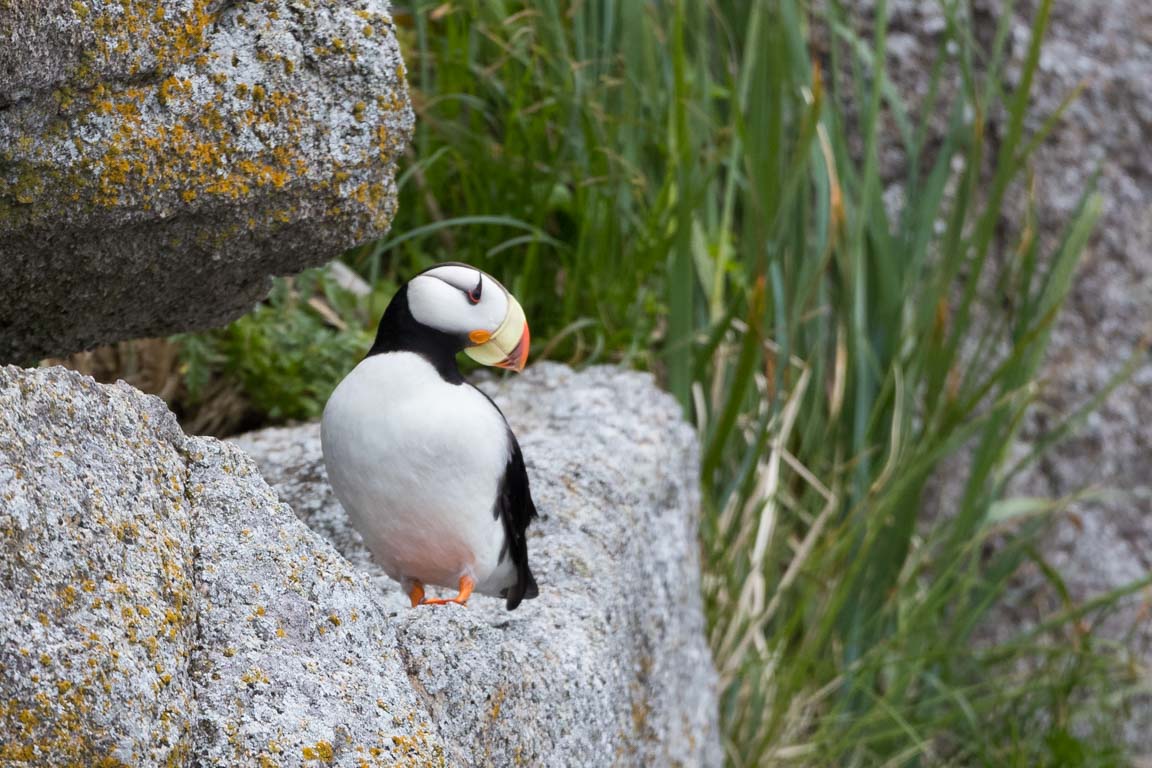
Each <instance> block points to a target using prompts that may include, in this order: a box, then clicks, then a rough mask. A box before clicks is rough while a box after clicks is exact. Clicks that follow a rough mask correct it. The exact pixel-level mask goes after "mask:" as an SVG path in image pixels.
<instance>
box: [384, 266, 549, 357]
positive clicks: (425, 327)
mask: <svg viewBox="0 0 1152 768" xmlns="http://www.w3.org/2000/svg"><path fill="white" fill-rule="evenodd" d="M401 302H403V303H404V304H406V307H398V306H397V305H398V304H399V303H401ZM394 307H395V309H394ZM403 309H406V310H407V312H403ZM401 313H403V314H406V315H407V316H408V317H398V315H400V314H401ZM409 318H410V321H411V322H409ZM413 323H414V327H413V325H412V324H413ZM392 326H396V327H392ZM386 333H387V335H388V336H391V337H395V340H396V341H398V342H401V344H400V345H398V346H393V345H392V344H389V345H388V346H389V347H392V348H403V346H404V343H403V342H406V341H407V342H411V343H413V344H416V343H417V341H416V340H417V339H420V340H421V341H420V342H419V343H420V344H423V345H425V346H427V345H434V346H437V347H441V348H442V351H444V352H448V353H450V354H451V355H452V356H455V354H456V352H458V351H460V350H463V351H464V354H466V355H468V357H470V358H472V359H473V360H475V361H476V362H478V363H481V364H483V365H491V366H496V367H497V368H507V369H510V370H513V371H516V372H520V371H522V370H524V365H525V363H527V362H528V346H529V342H530V336H529V333H528V323H527V321H526V320H525V318H524V310H523V309H522V308H521V307H520V303H519V302H518V301H516V299H515V298H514V297H513V296H512V294H511V293H509V292H508V289H507V288H505V287H504V286H503V285H501V284H500V282H499V281H497V280H496V278H494V277H492V276H491V275H489V274H487V273H486V272H483V271H481V270H479V269H477V268H476V267H472V266H469V265H467V264H459V263H446V264H438V265H437V266H435V267H431V268H430V269H426V270H424V271H423V272H421V273H420V274H418V275H416V276H415V277H413V278H412V279H411V280H409V281H408V283H407V284H406V285H405V286H404V287H403V288H402V289H401V291H400V292H399V293H398V294H397V295H396V298H394V299H393V300H392V304H391V305H389V307H388V310H387V311H385V313H384V317H383V318H382V319H381V321H380V332H379V335H378V337H377V343H376V348H381V341H382V339H383V338H384V337H385V335H386ZM405 337H407V338H405ZM429 351H431V350H429ZM438 351H439V350H438Z"/></svg>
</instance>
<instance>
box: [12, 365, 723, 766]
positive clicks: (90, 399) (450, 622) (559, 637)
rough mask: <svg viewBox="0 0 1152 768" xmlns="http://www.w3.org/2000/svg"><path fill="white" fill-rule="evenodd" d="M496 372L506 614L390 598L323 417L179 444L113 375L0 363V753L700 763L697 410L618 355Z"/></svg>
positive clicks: (126, 761) (153, 403)
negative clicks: (528, 520)
mask: <svg viewBox="0 0 1152 768" xmlns="http://www.w3.org/2000/svg"><path fill="white" fill-rule="evenodd" d="M489 391H491V393H492V394H493V396H494V397H495V398H496V399H497V402H499V403H500V404H501V406H502V407H503V408H504V409H505V411H506V413H507V414H508V415H509V418H510V420H511V421H512V424H513V426H514V428H515V429H516V430H517V432H518V434H519V435H520V439H521V443H522V444H523V446H524V452H525V457H526V461H527V464H528V468H529V474H530V477H531V480H532V482H533V487H534V491H535V495H536V498H537V504H538V506H539V508H540V510H541V514H542V518H541V519H540V521H538V524H537V525H534V526H533V528H532V532H531V540H530V547H531V549H532V553H533V568H534V570H535V571H536V573H537V577H538V579H539V581H540V584H541V588H542V589H541V596H540V597H539V598H537V599H536V600H532V601H528V602H526V603H524V604H523V605H522V606H521V607H520V608H519V609H518V610H517V611H515V612H511V613H509V612H507V611H505V610H504V608H503V604H502V602H501V601H499V600H495V599H489V598H485V597H480V596H477V597H474V598H473V599H472V601H470V603H469V605H468V607H467V608H461V607H458V606H455V605H449V606H443V607H426V608H419V609H411V608H409V607H408V605H407V601H406V599H405V598H404V597H403V595H402V594H401V593H400V592H399V590H398V588H397V587H396V585H394V584H393V583H391V582H389V581H388V579H387V578H386V577H384V576H383V575H382V574H381V572H380V571H379V569H377V568H376V567H375V566H374V565H373V564H372V563H371V560H370V558H369V557H368V556H367V553H366V552H365V551H364V549H363V547H362V545H361V543H360V542H359V539H358V536H357V535H356V533H355V531H353V530H351V529H350V528H349V527H348V525H347V522H346V520H345V518H344V516H343V512H342V510H341V509H340V507H339V504H338V503H337V502H336V500H335V499H334V497H333V496H332V494H331V491H330V489H329V488H328V486H327V483H326V481H325V479H324V470H323V463H322V460H321V457H320V450H319V433H318V428H317V427H316V426H315V425H310V426H304V427H297V428H291V429H279V430H266V431H264V432H260V433H255V434H252V435H248V436H244V437H242V438H240V439H238V440H237V441H236V442H235V444H230V443H221V442H219V441H216V440H213V439H211V438H196V437H192V438H189V437H185V436H184V435H183V433H182V432H181V431H180V429H179V427H178V425H177V424H176V421H175V419H174V417H173V416H172V415H171V414H170V413H169V412H168V411H167V410H165V408H164V406H163V404H162V402H161V401H160V400H158V399H157V398H153V397H148V396H145V395H142V394H141V393H139V392H137V391H136V390H133V389H132V388H130V387H128V386H127V385H123V384H118V385H115V386H103V385H98V384H95V383H94V382H92V380H91V379H88V378H87V377H84V376H80V375H79V374H76V373H73V372H69V371H65V370H64V369H60V368H47V369H35V370H22V369H19V368H16V367H11V366H10V367H6V368H0V546H2V547H3V548H4V551H5V552H8V553H11V554H10V555H9V556H7V557H5V558H4V559H2V560H0V610H3V611H4V615H5V617H6V621H5V622H3V623H0V733H2V734H4V736H5V738H4V739H3V740H0V765H8V764H17V765H19V764H24V762H28V763H30V764H36V765H46V766H54V765H61V766H62V765H74V764H85V765H109V766H113V765H132V766H161V765H186V766H197V767H199V766H205V767H207V766H257V765H277V766H306V765H339V766H357V767H359V766H362V765H369V766H377V765H511V764H525V765H558V764H565V765H577V764H578V765H676V764H680V765H718V764H719V763H720V761H721V754H720V747H719V735H718V730H717V711H716V674H715V671H714V669H713V666H712V663H711V659H710V656H709V652H708V648H707V644H706V642H705V638H704V622H703V614H702V609H701V600H700V594H699V563H698V556H697V547H696V538H695V536H696V524H697V520H696V513H697V507H698V497H697V490H696V485H695V478H696V473H697V465H696V462H697V455H696V448H695V444H696V443H695V437H694V435H693V433H692V431H691V430H690V429H689V428H688V426H687V425H686V424H685V423H684V422H683V421H682V420H681V418H680V416H679V414H678V409H677V408H676V406H675V404H674V403H673V402H672V400H671V399H670V398H668V397H667V396H665V395H662V394H660V393H659V392H658V391H657V389H656V388H655V386H654V384H653V382H652V380H651V379H650V378H649V377H647V376H644V375H641V374H635V373H627V372H622V371H619V370H616V369H609V368H601V369H593V370H590V371H587V372H584V373H573V372H572V371H570V370H569V369H567V368H564V367H562V366H556V365H541V366H537V367H535V368H533V369H530V370H529V371H528V372H527V373H526V374H525V375H524V376H522V377H518V378H516V379H514V380H511V381H509V382H502V383H499V384H495V385H492V386H491V387H490V388H489ZM237 445H239V446H242V447H243V448H245V449H247V450H249V451H251V452H252V453H253V454H254V455H255V456H256V458H257V461H258V462H259V464H260V466H261V467H262V468H263V469H264V471H266V472H267V473H268V476H269V478H270V479H271V480H272V483H273V485H274V487H275V490H274V489H273V488H270V487H269V485H268V484H267V483H266V482H265V481H264V479H263V478H261V476H260V474H259V473H258V471H257V468H256V464H255V463H253V461H252V460H251V459H249V458H248V456H246V455H245V454H244V453H243V452H242V451H241V450H240V448H239V447H237ZM277 491H278V492H279V494H280V497H279V498H278V496H277ZM281 498H283V499H285V500H287V501H289V502H290V503H292V504H293V506H295V508H296V512H297V513H298V515H299V516H300V518H302V519H303V521H304V522H301V519H298V517H297V516H296V515H294V514H293V513H292V510H291V509H290V508H289V507H288V506H287V505H286V504H285V503H283V502H282V501H281V500H280V499H281ZM305 523H307V524H308V525H305ZM309 526H311V529H310V528H309ZM317 532H319V533H320V534H323V535H318V533H317ZM325 537H327V538H330V539H331V541H332V542H333V543H334V544H335V546H333V544H332V543H329V541H328V540H326V538H325ZM341 553H343V554H344V555H346V557H342V556H341Z"/></svg>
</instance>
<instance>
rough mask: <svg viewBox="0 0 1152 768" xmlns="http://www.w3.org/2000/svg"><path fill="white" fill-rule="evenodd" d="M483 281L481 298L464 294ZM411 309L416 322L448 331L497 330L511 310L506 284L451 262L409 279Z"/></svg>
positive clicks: (461, 333)
mask: <svg viewBox="0 0 1152 768" xmlns="http://www.w3.org/2000/svg"><path fill="white" fill-rule="evenodd" d="M478 281H479V282H480V301H479V302H477V303H476V304H472V303H471V302H470V301H469V300H468V297H467V296H466V295H465V292H466V291H471V290H474V289H475V287H476V284H477V282H478ZM408 310H409V311H410V312H411V313H412V317H413V318H415V319H416V322H418V323H420V324H422V325H426V326H428V327H429V328H435V329H436V330H438V331H444V332H445V333H456V334H460V335H467V334H468V333H469V332H470V331H476V330H481V331H488V332H489V333H495V332H496V329H497V328H499V327H500V324H501V323H502V322H504V317H505V316H506V315H507V314H508V294H507V292H506V291H505V290H504V286H502V285H501V284H500V283H498V282H496V280H494V279H493V278H491V277H489V276H488V275H486V274H484V273H482V272H480V271H479V270H477V269H473V268H471V267H461V266H456V265H448V266H444V267H436V268H435V269H430V270H428V271H427V272H424V273H423V274H420V275H418V276H416V277H414V278H412V280H411V281H409V283H408Z"/></svg>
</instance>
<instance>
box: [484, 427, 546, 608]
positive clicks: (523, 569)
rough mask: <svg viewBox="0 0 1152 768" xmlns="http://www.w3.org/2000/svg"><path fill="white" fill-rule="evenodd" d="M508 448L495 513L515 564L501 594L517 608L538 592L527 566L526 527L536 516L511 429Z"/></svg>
mask: <svg viewBox="0 0 1152 768" xmlns="http://www.w3.org/2000/svg"><path fill="white" fill-rule="evenodd" d="M508 441H509V443H510V445H511V450H510V451H509V452H508V465H507V466H506V467H505V468H504V477H503V478H502V479H501V480H500V492H499V494H497V496H496V510H495V512H496V514H498V515H499V516H500V519H501V520H502V521H503V523H504V546H505V548H506V549H507V552H508V556H509V557H511V558H512V564H513V565H515V566H516V583H515V584H513V585H512V586H511V587H509V588H508V589H507V590H506V591H505V593H504V597H505V599H506V600H507V602H506V604H505V605H506V607H507V608H508V610H510V611H513V610H516V606H518V605H520V601H521V600H526V599H528V600H530V599H531V598H533V597H536V596H538V595H539V594H540V589H539V587H537V586H536V579H535V578H534V577H533V576H532V570H531V568H529V567H528V539H527V536H526V534H527V532H528V526H529V525H530V524H531V523H532V520H533V519H534V518H535V517H536V516H537V515H536V505H535V504H534V503H533V502H532V491H531V489H530V488H529V487H528V470H527V469H525V467H524V456H523V454H522V453H520V443H518V442H517V441H516V436H515V435H513V434H512V431H511V430H509V431H508Z"/></svg>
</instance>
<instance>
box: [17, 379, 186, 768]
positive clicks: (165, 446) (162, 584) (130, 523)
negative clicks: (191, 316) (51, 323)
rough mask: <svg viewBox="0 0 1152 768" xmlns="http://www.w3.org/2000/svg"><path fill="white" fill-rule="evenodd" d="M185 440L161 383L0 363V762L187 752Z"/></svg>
mask: <svg viewBox="0 0 1152 768" xmlns="http://www.w3.org/2000/svg"><path fill="white" fill-rule="evenodd" d="M183 442H184V436H183V433H181V431H180V427H179V426H178V425H177V424H176V422H175V420H174V419H173V418H172V416H171V414H169V413H168V411H167V409H165V408H164V404H163V403H162V402H161V401H160V400H159V399H158V398H147V397H144V396H141V395H139V394H137V393H135V392H134V391H131V390H129V389H128V388H127V387H125V386H118V387H101V386H99V385H97V384H95V383H93V382H92V381H91V379H85V378H83V377H81V376H79V375H76V374H72V373H66V372H64V371H63V370H62V369H54V370H51V371H29V372H24V371H20V370H19V369H16V368H12V367H7V368H0V553H2V554H0V617H2V619H0V765H4V766H16V765H60V766H63V765H107V766H122V765H165V764H166V763H167V762H168V761H172V763H173V764H175V765H183V764H185V761H186V760H187V758H188V756H189V755H190V748H191V741H190V735H191V730H192V723H193V718H194V716H195V712H194V707H193V700H192V682H191V678H190V674H189V672H190V670H189V668H190V665H191V662H192V652H193V648H194V647H195V634H196V607H195V603H196V597H195V594H196V588H195V573H194V562H193V561H194V551H195V549H194V543H193V540H192V535H193V534H192V529H193V514H194V513H193V510H192V505H191V504H190V503H189V499H188V498H187V496H186V494H185V490H186V484H185V478H186V475H187V468H186V464H185V460H184V457H183V456H182V455H181V453H180V451H179V450H178V448H177V446H179V445H181V444H182V443H183ZM101 761H103V762H101Z"/></svg>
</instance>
